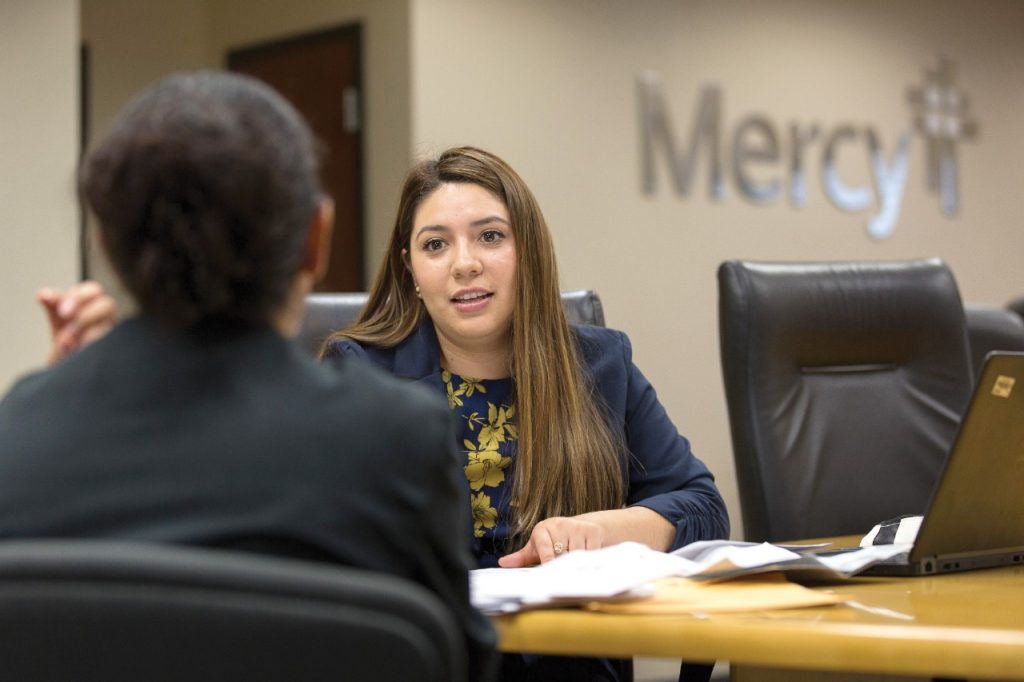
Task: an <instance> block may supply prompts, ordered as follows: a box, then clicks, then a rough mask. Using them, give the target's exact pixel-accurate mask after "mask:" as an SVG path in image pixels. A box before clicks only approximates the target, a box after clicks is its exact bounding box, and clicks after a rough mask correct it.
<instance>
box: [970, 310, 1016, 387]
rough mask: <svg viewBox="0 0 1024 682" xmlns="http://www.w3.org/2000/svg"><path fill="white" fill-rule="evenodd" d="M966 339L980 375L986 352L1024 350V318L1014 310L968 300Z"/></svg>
mask: <svg viewBox="0 0 1024 682" xmlns="http://www.w3.org/2000/svg"><path fill="white" fill-rule="evenodd" d="M964 314H965V315H966V317H967V339H968V341H969V342H970V349H971V367H972V369H973V370H974V376H975V377H978V376H980V375H981V369H982V365H983V364H984V362H985V356H986V355H988V354H989V353H990V352H991V351H994V350H1009V351H1024V319H1021V317H1020V316H1019V315H1017V314H1016V313H1014V312H1013V311H1011V310H1006V309H1004V308H997V307H995V306H988V305H980V304H977V303H968V304H966V305H965V306H964Z"/></svg>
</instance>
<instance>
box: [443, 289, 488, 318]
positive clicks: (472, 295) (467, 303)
mask: <svg viewBox="0 0 1024 682" xmlns="http://www.w3.org/2000/svg"><path fill="white" fill-rule="evenodd" d="M493 297H494V294H492V293H489V292H486V291H465V292H460V293H458V294H456V295H455V296H452V299H451V300H452V303H453V304H454V305H455V308H456V310H459V311H460V312H464V313H472V312H476V311H478V310H481V309H482V308H484V307H486V306H487V304H488V303H489V302H490V300H491V298H493Z"/></svg>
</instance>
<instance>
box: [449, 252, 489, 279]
mask: <svg viewBox="0 0 1024 682" xmlns="http://www.w3.org/2000/svg"><path fill="white" fill-rule="evenodd" d="M482 270H483V263H482V262H481V261H480V257H479V255H478V254H477V252H476V249H475V248H473V246H472V245H471V244H460V245H459V246H458V247H456V249H455V260H454V261H453V262H452V274H453V275H454V276H455V277H472V276H476V275H479V274H480V272H481V271H482Z"/></svg>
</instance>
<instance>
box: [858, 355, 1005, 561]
mask: <svg viewBox="0 0 1024 682" xmlns="http://www.w3.org/2000/svg"><path fill="white" fill-rule="evenodd" d="M1010 564H1021V565H1024V353H1009V352H998V351H997V352H992V353H989V354H988V356H987V357H986V359H985V364H984V368H983V370H982V373H981V376H980V378H979V379H978V382H977V384H976V385H975V388H974V394H973V396H972V398H971V402H970V404H969V405H968V407H967V411H966V412H965V414H964V418H963V419H962V420H961V422H960V428H959V430H958V431H957V435H956V438H955V439H954V441H953V446H952V449H951V450H950V453H949V457H948V458H947V459H946V466H945V469H944V471H943V472H942V476H940V477H939V481H938V483H937V484H936V486H935V490H934V491H933V492H932V496H931V500H930V501H929V503H928V508H927V510H926V511H925V513H924V518H923V519H922V520H921V527H920V529H919V530H918V532H917V536H916V538H915V539H914V542H913V545H912V546H911V549H910V551H909V552H908V553H905V554H899V555H896V556H894V557H891V558H890V559H886V560H885V561H882V562H879V563H876V564H874V565H872V566H870V567H869V568H867V569H866V570H864V571H863V573H861V574H860V575H935V574H938V573H950V572H954V571H968V570H972V569H976V568H986V567H990V566H1005V565H1010Z"/></svg>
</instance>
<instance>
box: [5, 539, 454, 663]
mask: <svg viewBox="0 0 1024 682" xmlns="http://www.w3.org/2000/svg"><path fill="white" fill-rule="evenodd" d="M0 660H2V661H3V667H4V672H3V676H4V677H5V678H6V679H11V680H32V681H44V680H45V681H46V682H71V681H75V682H101V681H102V682H128V681H132V682H137V681H138V680H147V681H148V682H164V681H166V682H172V681H174V682H180V681H181V680H189V682H206V681H209V682H214V681H217V682H222V681H223V680H246V681H247V682H253V681H257V682H258V681H263V680H266V681H267V682H270V681H271V680H273V681H276V682H279V681H280V680H301V681H302V682H318V681H323V682H338V681H339V680H349V681H354V680H366V681H368V682H369V681H374V682H375V681H377V680H402V679H410V680H411V679H415V680H434V681H436V682H442V681H447V680H453V679H454V680H463V681H464V680H465V678H466V666H467V663H466V652H465V644H464V640H463V638H462V636H461V634H460V633H459V630H458V629H457V628H456V625H455V622H454V619H453V617H452V615H450V614H449V613H448V612H447V610H446V609H445V608H444V606H442V604H441V602H440V600H439V599H438V598H437V597H436V596H435V595H433V594H431V593H429V592H428V591H426V590H425V589H424V588H422V587H420V586H419V585H416V584H414V583H411V582H409V581H407V580H404V579H401V578H398V577H395V576H390V575H383V574H378V573H370V572H366V571H361V570H357V569H351V568H346V567H339V566H332V565H327V564H315V563H312V562H301V561H295V560H289V559H278V558H274V557H267V556H261V555H255V554H243V553H233V552H226V551H223V550H206V549H200V548H192V547H179V546H164V545H148V544H141V543H138V544H136V543H126V542H113V541H103V540H13V541H5V542H2V543H0Z"/></svg>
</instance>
